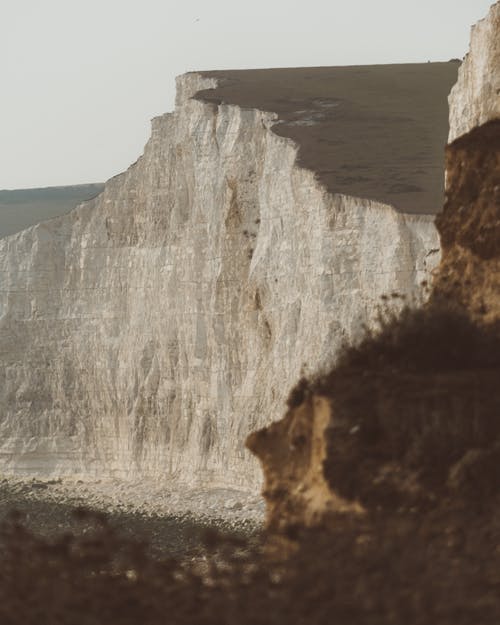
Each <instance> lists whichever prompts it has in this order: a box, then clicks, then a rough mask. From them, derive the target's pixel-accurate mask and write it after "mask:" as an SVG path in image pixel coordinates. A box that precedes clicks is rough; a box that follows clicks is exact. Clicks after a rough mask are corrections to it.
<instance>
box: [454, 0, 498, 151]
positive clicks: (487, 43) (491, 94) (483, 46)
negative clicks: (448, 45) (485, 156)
mask: <svg viewBox="0 0 500 625" xmlns="http://www.w3.org/2000/svg"><path fill="white" fill-rule="evenodd" d="M499 33H500V3H498V2H496V3H495V4H493V5H492V7H491V8H490V10H489V13H488V15H487V16H486V17H485V18H484V19H483V20H481V21H480V22H478V23H477V24H476V25H475V26H473V28H472V31H471V40H470V50H469V53H468V54H467V56H466V57H465V59H464V62H463V63H462V65H461V67H460V69H459V70H458V81H457V83H456V85H455V86H454V88H453V89H452V91H451V94H450V97H449V104H450V134H449V137H448V142H449V143H452V142H453V141H455V139H458V137H461V136H462V135H465V134H467V133H468V132H470V131H471V130H473V129H474V128H477V127H479V126H481V125H483V124H485V123H486V122H488V121H491V120H493V119H500V36H499Z"/></svg>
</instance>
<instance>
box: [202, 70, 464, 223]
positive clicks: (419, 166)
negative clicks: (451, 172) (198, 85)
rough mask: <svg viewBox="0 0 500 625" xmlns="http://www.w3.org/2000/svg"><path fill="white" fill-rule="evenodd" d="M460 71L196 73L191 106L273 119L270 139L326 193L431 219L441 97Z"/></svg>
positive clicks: (442, 131) (440, 148)
mask: <svg viewBox="0 0 500 625" xmlns="http://www.w3.org/2000/svg"><path fill="white" fill-rule="evenodd" d="M458 66H459V63H458V62H455V61H452V62H448V63H420V64H419V63H415V64H406V65H404V64H402V65H370V66H351V67H308V68H286V69H259V70H239V71H237V70H224V71H212V72H200V73H201V74H202V75H203V76H206V77H209V78H216V79H217V80H218V81H219V87H218V88H217V89H208V90H205V91H201V92H199V93H198V94H197V96H196V97H197V98H198V99H200V100H204V101H207V102H213V103H215V104H220V103H225V104H235V105H238V106H240V107H242V108H256V109H259V110H263V111H271V112H273V113H276V114H277V115H278V118H279V120H280V122H279V123H277V124H275V125H274V126H273V132H275V133H276V134H278V135H280V136H283V137H288V138H290V139H293V140H294V141H295V142H296V143H297V144H298V145H299V156H298V160H299V164H300V165H302V166H303V167H306V168H308V169H310V170H312V171H313V172H314V173H315V174H316V176H317V178H318V179H319V181H320V182H321V183H323V184H324V185H325V187H326V188H327V189H328V191H329V192H330V193H343V194H346V195H351V196H354V197H363V198H368V199H371V200H378V201H380V202H383V203H386V204H390V205H391V206H394V207H395V208H396V209H397V210H400V211H402V212H408V213H424V214H435V213H437V212H438V211H439V210H441V207H442V204H443V192H444V186H443V180H444V164H443V155H444V148H445V145H446V142H447V135H448V101H447V98H448V93H449V92H450V89H451V87H452V86H453V84H454V83H455V81H456V79H457V71H458Z"/></svg>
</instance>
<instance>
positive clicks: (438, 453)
mask: <svg viewBox="0 0 500 625" xmlns="http://www.w3.org/2000/svg"><path fill="white" fill-rule="evenodd" d="M499 46H500V2H499V3H497V4H495V5H494V6H493V7H492V8H491V10H490V12H489V14H488V16H487V17H486V18H485V19H484V20H482V21H481V22H479V24H478V25H477V26H475V27H474V28H473V31H472V41H471V48H470V52H469V54H468V56H467V57H466V60H465V62H464V64H463V65H462V68H461V70H460V73H459V80H458V82H457V84H456V86H455V87H454V88H453V91H452V93H451V96H450V105H451V112H450V126H451V131H450V144H449V145H448V146H447V148H446V183H447V184H446V187H447V189H446V202H445V206H444V209H443V212H442V213H441V214H440V215H438V217H437V220H436V222H437V226H438V230H439V234H440V240H441V243H442V260H441V262H440V264H439V266H438V268H437V269H436V272H435V280H434V283H433V289H432V291H431V293H430V299H429V302H428V304H427V305H426V306H424V307H423V308H422V309H420V310H418V311H417V312H413V313H408V314H406V315H403V316H402V317H401V319H399V320H398V321H397V322H396V323H393V324H392V325H390V326H387V327H386V328H385V330H384V332H383V333H382V334H380V336H378V338H375V339H372V340H370V339H368V340H367V341H366V342H365V343H363V344H362V345H361V347H359V349H358V350H352V351H351V352H349V353H348V355H347V356H344V358H343V360H342V359H341V362H340V364H339V363H337V365H336V366H334V367H333V368H332V369H331V370H330V371H329V372H328V373H327V374H324V375H316V376H315V378H314V377H313V379H312V380H311V381H309V382H308V381H307V380H306V379H302V380H301V381H300V382H299V383H298V384H297V385H296V386H295V388H294V389H293V391H292V393H291V395H290V398H289V401H288V410H287V412H286V414H285V416H284V417H283V418H282V419H281V420H280V421H278V422H275V423H273V424H272V425H271V426H268V427H266V428H263V429H261V430H259V431H256V432H254V433H252V434H251V435H250V436H249V438H248V443H247V444H248V446H249V448H250V449H251V450H252V451H253V452H254V453H255V454H256V455H257V456H258V458H259V460H260V461H261V464H262V468H263V472H264V476H265V485H264V491H263V494H264V496H265V498H266V502H267V521H268V524H269V526H270V527H272V528H278V529H283V528H290V526H291V527H297V526H301V525H302V526H304V525H306V526H307V525H328V522H329V514H331V513H334V512H338V511H348V512H351V513H352V512H365V511H367V510H370V509H376V510H379V509H382V508H384V507H385V508H386V509H387V510H392V511H396V510H397V511H398V513H399V511H401V510H404V509H405V507H406V508H407V509H408V508H412V507H413V506H421V505H422V504H423V505H424V506H428V505H429V502H431V503H430V507H431V508H435V507H436V506H437V505H438V503H437V502H442V501H446V499H447V498H456V497H471V500H470V501H473V499H474V497H476V498H477V499H478V500H480V501H481V505H483V504H484V503H485V502H486V501H488V499H489V498H493V497H494V495H495V494H496V493H498V488H499V482H498V462H499V457H500V455H499V449H500V428H499V426H498V414H499V413H500V392H499V388H498V380H499V379H500V109H499V98H500V96H499V89H498V81H499V77H500V54H499V51H500V47H499ZM320 373H321V372H320ZM416 509H417V508H416V507H415V508H414V510H416Z"/></svg>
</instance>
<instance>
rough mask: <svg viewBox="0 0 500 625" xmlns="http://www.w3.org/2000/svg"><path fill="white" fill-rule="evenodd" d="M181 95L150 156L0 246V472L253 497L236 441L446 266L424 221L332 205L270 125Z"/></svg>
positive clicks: (184, 82) (254, 484)
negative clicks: (172, 484) (391, 305)
mask: <svg viewBox="0 0 500 625" xmlns="http://www.w3.org/2000/svg"><path fill="white" fill-rule="evenodd" d="M215 85H216V82H215V80H214V79H206V78H202V77H201V76H200V75H197V74H188V75H186V76H184V77H181V78H180V79H179V82H178V97H177V105H176V110H175V112H174V113H172V114H167V115H164V116H161V117H159V118H157V119H155V120H154V121H153V128H152V136H151V139H150V141H149V142H148V144H147V146H146V148H145V152H144V155H143V156H142V157H141V158H140V159H139V160H138V161H137V163H135V164H134V165H133V166H131V167H130V168H129V170H128V171H127V172H125V173H123V174H121V175H119V176H117V177H115V178H113V179H111V180H110V181H109V182H108V183H107V184H106V187H105V189H104V192H103V193H102V194H101V195H100V196H99V197H98V198H96V199H95V200H93V201H91V202H89V203H86V204H82V205H81V206H80V207H78V208H77V209H76V210H74V211H73V212H72V213H71V214H69V215H67V216H64V217H60V218H56V219H53V220H51V221H49V222H45V223H41V224H39V225H37V226H35V227H33V228H30V229H28V230H26V231H24V232H21V233H19V234H17V235H15V236H12V237H8V238H6V239H3V240H2V241H0V283H1V293H0V355H1V363H0V441H1V442H0V459H1V468H2V471H4V472H8V473H15V474H16V473H17V474H34V475H48V474H56V475H65V474H75V473H76V474H78V473H81V474H83V475H86V476H91V475H95V474H99V476H101V477H103V476H115V477H121V478H127V479H130V478H134V479H139V478H140V477H147V478H148V479H157V480H176V481H178V482H182V483H185V484H187V485H195V484H196V485H198V486H200V485H201V486H203V485H205V486H228V487H245V488H248V489H257V488H258V486H259V483H260V471H259V470H258V467H257V463H256V462H255V460H254V459H253V458H252V457H251V455H250V454H249V453H248V452H247V451H246V450H245V449H244V445H243V441H244V440H245V437H246V436H247V434H248V433H249V432H251V431H253V430H255V429H256V428H258V427H261V426H263V425H264V424H265V423H268V422H269V421H271V420H272V418H273V417H274V416H275V415H277V414H279V413H280V412H281V410H282V406H283V403H284V400H285V398H286V394H287V392H288V388H289V387H290V385H291V384H292V383H293V380H295V379H297V378H298V377H299V374H300V371H301V368H302V367H303V366H304V365H305V364H307V366H308V367H309V368H312V369H313V370H315V369H316V368H317V367H320V366H323V365H324V364H325V363H326V362H328V361H330V360H331V359H332V358H334V357H335V354H336V351H337V350H338V348H339V346H340V344H341V342H342V341H344V340H349V339H352V338H353V337H355V336H357V335H358V334H359V332H360V329H361V327H362V325H363V324H364V323H366V322H370V317H371V315H373V314H374V312H375V310H376V307H377V305H378V303H379V302H380V296H381V295H382V294H384V293H387V292H388V291H392V290H397V291H398V292H400V293H403V294H406V295H407V296H408V297H409V298H412V297H415V296H416V294H418V292H419V284H420V283H421V281H422V280H424V279H427V278H428V276H429V272H430V270H431V269H432V268H433V267H434V266H435V264H436V262H437V260H438V258H439V246H438V243H437V235H436V232H435V229H434V225H433V223H432V219H431V218H430V217H428V216H407V215H404V214H401V213H398V212H397V211H395V210H394V209H393V208H391V207H390V206H388V205H384V204H380V203H377V202H374V201H370V200H366V199H365V200H361V199H356V198H353V197H349V196H346V195H331V194H329V193H327V192H326V190H325V189H324V187H322V186H321V185H320V184H319V183H318V181H317V180H316V179H315V176H314V173H313V172H311V171H307V170H305V169H302V168H300V167H299V166H297V164H296V154H297V149H296V147H295V145H294V144H293V143H292V142H291V141H290V140H287V139H284V138H282V137H279V136H277V135H276V134H275V133H273V132H272V131H271V127H272V126H273V124H274V123H275V121H276V119H275V116H274V115H272V114H270V113H265V112H261V111H259V110H256V109H245V108H242V107H239V106H232V105H225V104H220V105H218V106H216V105H214V104H213V103H207V102H203V101H199V100H195V99H191V96H193V95H194V94H195V93H196V92H198V91H199V90H201V89H209V88H212V87H214V86H215Z"/></svg>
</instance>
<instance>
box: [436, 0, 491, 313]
mask: <svg viewBox="0 0 500 625" xmlns="http://www.w3.org/2000/svg"><path fill="white" fill-rule="evenodd" d="M446 187H447V189H446V203H445V206H444V210H443V212H442V214H441V215H439V216H438V218H437V220H436V224H437V227H438V230H439V233H440V238H441V244H442V247H443V259H442V263H441V267H440V271H439V274H438V278H437V282H436V289H437V291H438V292H440V293H444V294H445V295H446V296H447V297H452V298H454V299H456V300H458V301H459V302H460V304H461V305H463V306H465V308H466V309H467V310H468V311H469V314H471V315H473V316H474V318H476V319H477V320H478V321H480V322H486V323H493V322H495V321H498V320H500V2H497V3H496V4H494V5H493V6H492V7H491V9H490V11H489V13H488V15H487V16H486V17H485V18H484V19H483V20H481V21H480V22H479V23H478V24H477V25H476V26H475V27H474V28H473V29H472V38H471V46H470V52H469V54H468V55H467V57H466V59H465V61H464V63H463V65H462V67H461V68H460V70H459V76H458V82H457V84H456V86H455V87H454V89H453V90H452V93H451V95H450V145H448V147H447V149H446Z"/></svg>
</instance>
